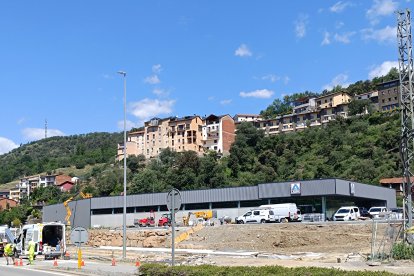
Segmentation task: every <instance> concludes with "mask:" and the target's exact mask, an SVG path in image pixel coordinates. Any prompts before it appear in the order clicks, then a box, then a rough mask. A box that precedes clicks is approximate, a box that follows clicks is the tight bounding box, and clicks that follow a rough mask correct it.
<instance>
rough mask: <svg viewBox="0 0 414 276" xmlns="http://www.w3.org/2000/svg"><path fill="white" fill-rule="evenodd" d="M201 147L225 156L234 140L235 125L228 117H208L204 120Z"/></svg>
mask: <svg viewBox="0 0 414 276" xmlns="http://www.w3.org/2000/svg"><path fill="white" fill-rule="evenodd" d="M202 132H203V145H204V149H205V150H206V151H208V150H213V151H215V152H217V153H219V154H223V155H227V154H228V153H229V151H230V147H231V145H232V144H233V142H234V139H235V136H236V134H235V124H234V120H233V118H232V117H231V116H230V115H222V116H216V115H210V116H208V117H206V118H204V125H203V127H202Z"/></svg>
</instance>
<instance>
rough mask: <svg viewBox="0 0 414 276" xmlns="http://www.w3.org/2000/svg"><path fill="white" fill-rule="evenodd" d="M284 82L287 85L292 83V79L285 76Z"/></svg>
mask: <svg viewBox="0 0 414 276" xmlns="http://www.w3.org/2000/svg"><path fill="white" fill-rule="evenodd" d="M283 82H284V84H285V85H287V84H288V83H289V82H290V78H289V77H288V76H285V77H284V78H283Z"/></svg>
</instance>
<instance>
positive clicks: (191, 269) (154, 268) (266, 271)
mask: <svg viewBox="0 0 414 276" xmlns="http://www.w3.org/2000/svg"><path fill="white" fill-rule="evenodd" d="M140 275H151V276H158V275H159V276H161V275H162V276H221V275H226V276H244V275H245V276H266V275H283V276H293V275H295V276H296V275H305V276H313V275H356V276H369V275H392V274H391V273H388V272H378V271H375V272H368V271H361V272H359V271H343V270H339V269H331V268H320V267H295V268H289V267H282V266H261V267H251V266H234V267H228V266H212V265H200V266H175V267H170V266H167V265H161V264H144V265H142V266H141V268H140Z"/></svg>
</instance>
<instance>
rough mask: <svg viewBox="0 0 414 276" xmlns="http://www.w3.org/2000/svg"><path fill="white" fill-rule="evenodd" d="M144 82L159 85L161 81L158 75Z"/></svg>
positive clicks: (147, 78)
mask: <svg viewBox="0 0 414 276" xmlns="http://www.w3.org/2000/svg"><path fill="white" fill-rule="evenodd" d="M144 82H145V83H149V84H157V83H160V82H161V81H160V79H159V78H158V76H157V75H152V76H149V77H146V78H145V80H144Z"/></svg>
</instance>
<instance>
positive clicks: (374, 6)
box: [0, 0, 412, 154]
mask: <svg viewBox="0 0 414 276" xmlns="http://www.w3.org/2000/svg"><path fill="white" fill-rule="evenodd" d="M411 6H412V2H410V1H406V0H402V1H395V0H394V1H393V0H372V1H371V0H360V1H356V0H350V1H308V0H302V1H299V0H298V1H271V0H264V1H240V0H238V1H236V0H229V1H218V0H209V1H132V0H131V1H127V0H122V1H109V0H107V1H77V0H72V1H28V0H27V1H18V0H16V1H1V2H0V34H1V35H0V45H1V46H0V49H1V51H0V76H1V78H0V96H1V109H0V154H2V153H5V152H8V151H10V150H11V149H13V148H15V147H17V146H19V145H20V144H21V143H27V142H30V141H35V140H38V139H42V138H43V137H44V125H45V119H47V121H48V134H49V136H53V135H73V134H83V133H90V132H98V131H99V132H101V131H106V132H116V131H122V129H123V86H122V85H123V82H122V78H121V76H120V75H118V74H117V73H116V72H117V71H118V70H124V71H126V72H127V105H128V108H127V121H128V128H130V127H133V126H141V125H142V122H143V121H145V120H148V119H149V118H151V117H155V116H156V117H166V116H185V115H192V114H199V115H201V116H203V115H209V114H225V113H227V114H230V115H235V114H237V113H249V114H250V113H254V114H256V113H259V112H260V110H263V109H265V108H266V107H267V106H268V105H269V104H270V103H271V102H272V101H273V100H274V99H275V98H281V97H283V96H284V95H287V94H292V93H295V92H303V91H305V90H310V91H314V92H321V91H322V90H323V89H324V88H328V89H329V88H330V87H332V86H334V85H337V84H339V85H343V86H346V85H347V84H349V83H353V82H355V81H358V80H365V79H369V78H373V77H374V76H377V75H382V74H384V73H386V72H387V71H388V70H389V69H390V68H391V67H392V66H395V65H397V63H396V61H397V59H398V51H397V41H396V16H395V14H394V11H395V10H397V9H405V8H410V7H411Z"/></svg>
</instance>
